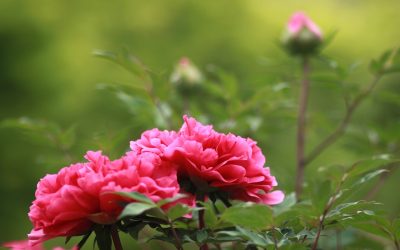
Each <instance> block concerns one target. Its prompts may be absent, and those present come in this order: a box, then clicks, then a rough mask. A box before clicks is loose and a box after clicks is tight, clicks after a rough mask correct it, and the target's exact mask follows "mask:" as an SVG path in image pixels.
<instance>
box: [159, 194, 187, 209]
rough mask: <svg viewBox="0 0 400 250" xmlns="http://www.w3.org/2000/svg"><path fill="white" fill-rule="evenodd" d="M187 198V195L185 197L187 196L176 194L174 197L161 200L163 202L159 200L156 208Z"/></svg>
mask: <svg viewBox="0 0 400 250" xmlns="http://www.w3.org/2000/svg"><path fill="white" fill-rule="evenodd" d="M187 197H189V195H187V194H177V195H175V196H174V197H171V198H166V199H163V200H159V201H158V202H157V206H158V207H162V206H164V205H165V204H168V203H171V202H175V201H177V200H180V199H183V198H187Z"/></svg>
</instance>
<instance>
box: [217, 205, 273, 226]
mask: <svg viewBox="0 0 400 250" xmlns="http://www.w3.org/2000/svg"><path fill="white" fill-rule="evenodd" d="M220 219H221V220H222V221H225V222H229V223H232V224H234V225H238V226H243V227H246V228H250V229H266V228H268V227H269V226H270V225H271V224H272V210H271V208H270V207H268V206H266V205H262V204H255V203H250V202H246V203H239V204H237V205H234V206H232V207H229V208H227V209H226V210H225V211H224V213H223V214H222V215H221V218H220Z"/></svg>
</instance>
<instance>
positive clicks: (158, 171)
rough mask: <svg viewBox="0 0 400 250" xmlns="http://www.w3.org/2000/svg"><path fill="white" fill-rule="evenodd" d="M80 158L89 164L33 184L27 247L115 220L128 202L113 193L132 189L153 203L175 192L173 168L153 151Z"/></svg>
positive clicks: (91, 154)
mask: <svg viewBox="0 0 400 250" xmlns="http://www.w3.org/2000/svg"><path fill="white" fill-rule="evenodd" d="M85 158H86V159H87V160H88V162H86V163H78V164H73V165H71V166H69V167H65V168H63V169H61V170H60V171H59V173H57V174H52V175H46V176H45V177H44V178H43V179H41V180H40V182H39V183H38V186H37V190H36V193H35V196H36V200H35V201H33V204H32V206H31V208H30V212H29V218H30V220H31V221H32V223H33V227H34V228H33V230H32V232H31V233H30V234H29V235H28V237H29V240H30V242H31V244H32V245H34V244H37V243H40V242H42V241H45V240H48V239H51V238H54V237H57V236H75V235H83V234H86V233H88V232H89V231H90V230H91V228H92V226H93V225H94V224H95V223H97V224H112V223H114V222H115V221H116V219H117V217H118V215H119V213H120V212H121V211H122V209H123V204H125V203H129V202H133V201H132V200H129V199H127V198H123V197H120V196H118V195H115V194H113V193H112V192H116V191H136V192H140V193H142V194H144V195H146V196H148V197H149V198H150V199H152V200H154V201H158V200H160V199H164V198H169V197H172V196H174V195H175V194H177V193H178V191H179V189H178V188H179V186H178V183H177V180H176V167H173V166H171V163H168V162H165V161H162V160H161V158H160V157H159V156H158V155H156V154H153V153H145V152H144V153H142V154H136V153H133V152H132V153H130V155H127V156H124V157H122V158H121V159H118V160H115V161H110V160H109V159H108V158H107V157H106V156H103V155H102V154H101V152H92V151H89V152H88V153H87V154H86V156H85Z"/></svg>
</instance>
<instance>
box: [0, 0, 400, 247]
mask: <svg viewBox="0 0 400 250" xmlns="http://www.w3.org/2000/svg"><path fill="white" fill-rule="evenodd" d="M297 10H303V11H305V12H306V13H307V14H308V15H309V16H310V17H311V18H312V19H313V20H314V21H315V22H317V23H318V24H319V26H320V27H321V29H322V30H323V32H324V34H329V33H331V32H333V31H337V34H336V36H335V38H334V40H333V42H332V43H331V44H330V45H329V46H328V47H327V48H326V49H325V50H324V54H325V55H327V56H329V57H330V58H332V59H333V60H335V61H336V62H338V63H339V64H341V65H345V67H347V66H349V65H353V64H354V65H357V66H358V67H357V68H356V69H355V70H354V72H353V73H352V76H351V77H350V78H349V79H347V80H346V82H345V84H347V85H348V86H351V88H349V89H350V92H351V91H352V90H353V91H354V93H355V92H356V91H357V90H358V89H361V88H362V87H363V85H366V84H367V83H368V81H370V79H371V76H370V75H369V73H368V64H369V61H370V60H371V59H372V58H376V57H378V56H379V55H380V54H381V53H382V52H383V51H385V50H386V49H389V48H393V47H395V46H398V45H399V43H400V29H399V23H400V16H399V10H400V1H398V0H384V1H375V0H351V1H347V0H346V1H345V0H336V1H334V0H330V1H306V0H301V1H299V0H292V1H289V0H285V1H270V0H246V1H240V0H218V1H211V0H206V1H194V0H170V1H161V0H147V1H77V0H70V1H54V0H48V1H45V0H41V1H33V0H28V1H26V0H2V1H0V122H1V124H2V125H1V128H0V173H1V174H0V197H1V201H2V202H1V203H2V204H1V206H0V221H1V222H2V226H1V227H0V242H4V241H10V240H15V239H23V238H25V237H26V233H27V232H29V231H30V229H31V224H30V222H29V220H28V218H27V212H28V210H29V205H30V203H31V201H32V200H33V199H34V190H35V185H36V183H37V181H38V180H39V179H40V178H41V177H42V176H44V175H45V174H46V173H54V172H56V171H58V169H60V168H61V167H62V166H66V165H68V164H69V163H70V162H72V161H81V160H83V155H84V153H85V152H86V150H88V149H93V150H103V151H104V152H105V153H106V154H109V155H111V156H112V157H118V156H119V155H122V154H123V153H124V151H125V150H127V148H128V145H129V143H128V142H129V140H132V139H135V138H137V137H138V136H139V135H140V133H141V132H142V131H143V130H145V129H150V128H153V127H156V126H162V124H161V125H160V124H159V123H157V119H153V118H152V116H153V114H152V113H151V112H149V109H148V108H143V110H140V107H141V106H139V108H134V110H133V111H132V107H128V105H127V103H128V104H129V102H126V100H127V98H126V96H125V95H124V93H125V92H121V91H116V90H115V89H111V90H110V89H109V88H104V87H101V86H103V85H99V83H115V82H122V83H128V84H129V82H130V81H131V78H130V77H131V76H130V75H129V73H127V72H126V71H124V70H123V69H121V68H120V67H118V66H116V65H114V64H112V63H109V62H107V61H104V60H101V59H99V58H96V57H93V56H92V54H91V53H92V51H93V50H94V49H105V50H111V51H118V50H119V49H120V48H128V49H129V50H130V51H131V52H132V53H133V54H135V55H136V56H138V57H139V58H140V59H141V60H142V61H143V62H144V63H145V64H146V65H148V67H149V68H151V69H153V70H154V71H155V72H159V75H160V78H163V79H166V80H165V81H164V82H163V83H162V84H169V83H168V81H167V80H168V76H169V74H170V72H171V71H172V70H173V66H174V64H176V63H177V62H178V60H179V58H180V57H181V56H188V57H190V58H191V59H192V60H193V62H195V63H196V64H197V65H198V67H199V68H200V69H201V70H202V71H203V72H204V74H205V75H206V76H210V77H209V78H211V79H212V71H213V69H214V68H215V67H216V66H215V65H217V66H218V68H220V69H223V70H224V71H225V72H228V74H229V75H231V76H233V77H234V78H236V79H237V83H238V89H239V91H238V93H239V94H238V95H240V96H239V97H238V98H241V99H242V100H246V98H249V97H250V96H252V95H254V93H256V92H257V91H258V90H259V89H261V88H262V87H263V86H276V85H278V84H281V85H278V86H281V87H282V86H284V89H286V90H285V91H284V92H283V93H281V92H279V93H275V94H274V93H269V94H268V95H267V94H266V96H265V98H262V100H261V102H259V103H258V106H257V107H255V108H253V109H251V110H249V111H248V112H247V113H246V114H243V115H239V116H238V122H237V124H236V125H235V124H233V125H232V124H231V125H229V126H227V125H226V124H227V122H228V123H229V121H232V120H231V118H232V117H230V115H228V114H226V112H224V106H225V105H226V104H224V103H221V102H218V101H215V102H212V101H209V102H210V103H211V104H207V105H205V106H207V108H205V109H201V107H202V102H204V103H206V102H208V101H207V100H213V99H212V98H211V97H210V99H208V97H207V96H203V97H202V98H201V99H200V100H197V102H198V103H199V105H198V109H197V110H196V111H193V113H194V115H198V116H200V119H203V120H206V121H209V122H211V123H213V124H215V126H216V128H217V129H220V130H222V131H233V132H236V133H239V134H241V135H243V136H248V135H250V136H252V137H253V138H254V139H256V140H257V141H259V145H260V146H261V147H262V148H263V150H264V152H265V154H266V156H267V159H268V164H269V165H270V166H271V169H272V173H273V174H274V175H276V176H277V178H278V181H279V185H280V188H281V189H283V190H284V191H285V192H291V191H292V190H293V188H294V175H295V160H294V159H295V157H294V156H295V124H296V122H295V117H296V116H295V114H296V102H297V87H298V77H299V70H298V66H299V63H298V61H297V60H296V59H293V58H289V57H288V55H286V53H285V52H284V51H282V49H281V48H280V46H279V39H280V37H281V34H282V31H283V29H284V25H285V23H286V21H287V20H288V18H289V16H290V15H291V14H292V13H293V12H294V11H297ZM318 64H319V62H315V65H316V66H315V68H318V69H319V70H320V72H322V73H321V74H320V75H316V76H315V81H313V82H312V87H311V99H310V114H311V115H310V117H309V119H310V122H309V123H310V130H309V134H310V139H309V141H308V143H309V147H311V146H312V145H315V144H316V143H317V142H318V141H320V139H321V138H322V137H323V136H324V135H326V134H327V133H329V131H331V130H332V129H333V128H334V127H335V126H336V124H337V123H338V122H339V121H340V117H341V116H342V115H343V100H342V97H341V93H340V90H339V88H338V87H337V84H336V83H335V81H334V79H335V76H334V74H331V73H330V71H329V70H330V69H329V66H326V65H325V66H324V65H322V66H318ZM332 75H333V76H332ZM317 76H318V77H317ZM329 77H330V78H329ZM332 79H333V80H332ZM399 81H400V78H399V76H398V75H397V76H396V75H393V76H389V77H386V78H385V79H384V81H383V82H381V84H380V85H379V86H378V88H377V89H376V91H375V92H374V93H373V95H372V96H371V98H369V99H368V101H367V102H365V103H363V105H362V107H361V108H360V109H359V110H358V111H357V114H356V117H355V119H354V121H353V123H352V126H350V128H349V130H348V133H347V134H346V136H344V137H343V138H342V139H341V140H340V141H339V142H338V143H337V144H336V145H335V146H334V147H332V148H330V149H329V150H328V151H326V152H325V153H324V154H323V155H321V156H320V157H319V158H318V159H317V160H316V161H315V162H314V163H313V164H312V166H311V167H310V168H308V169H307V176H308V180H309V181H312V179H313V178H315V176H316V175H315V173H316V172H317V171H318V168H319V167H321V166H326V165H332V164H343V165H346V166H347V165H349V164H351V163H352V162H353V161H354V160H356V159H360V158H368V157H371V156H372V155H376V154H382V153H390V154H393V155H399V143H398V142H399V139H400V111H399V110H400V82H399ZM161 89H162V88H161ZM161 92H162V91H161ZM121 93H122V94H121ZM128 94H129V96H130V95H132V96H136V97H140V96H141V95H142V93H141V92H140V91H139V92H135V91H130V92H129V91H128ZM203 94H204V93H203ZM161 96H162V93H161ZM234 98H236V97H234ZM128 99H129V98H128ZM124 100H125V101H124ZM131 103H135V102H131ZM275 104H276V105H275ZM173 110H174V111H173V112H174V115H173V116H174V117H179V116H181V114H182V111H179V108H175V109H173ZM149 117H150V118H149ZM179 123H180V122H179V121H178V120H177V121H176V123H174V126H175V127H174V128H175V129H176V128H178V127H179ZM54 124H56V125H54ZM254 126H255V127H256V128H255V127H254ZM54 131H55V132H54ZM60 131H61V132H60ZM53 132H54V133H55V134H57V135H59V134H62V136H61V137H62V138H63V139H62V138H61V139H60V138H58V137H54V133H53ZM399 172H400V171H399ZM399 174H400V173H393V174H391V175H390V177H389V178H388V179H387V181H386V183H385V184H384V185H383V187H382V188H381V189H380V190H379V192H378V194H377V195H376V197H375V199H377V200H379V201H382V202H384V203H385V206H384V208H383V209H386V210H387V211H389V214H392V215H396V214H398V212H399V211H400V201H399V199H398V198H397V197H398V195H395V198H393V194H395V193H393V190H394V191H396V190H398V188H399V184H398V180H399V178H400V175H399Z"/></svg>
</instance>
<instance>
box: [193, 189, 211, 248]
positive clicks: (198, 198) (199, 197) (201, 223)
mask: <svg viewBox="0 0 400 250" xmlns="http://www.w3.org/2000/svg"><path fill="white" fill-rule="evenodd" d="M204 199H205V196H204V194H202V193H198V194H196V201H197V202H196V206H197V207H199V208H203V205H202V204H201V202H204ZM204 227H205V222H204V209H201V210H199V230H202V229H203V228H204ZM199 250H209V249H208V245H207V243H204V244H202V245H201V246H200V248H199Z"/></svg>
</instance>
